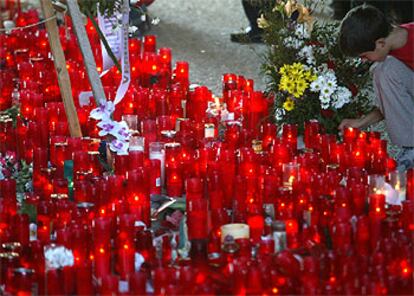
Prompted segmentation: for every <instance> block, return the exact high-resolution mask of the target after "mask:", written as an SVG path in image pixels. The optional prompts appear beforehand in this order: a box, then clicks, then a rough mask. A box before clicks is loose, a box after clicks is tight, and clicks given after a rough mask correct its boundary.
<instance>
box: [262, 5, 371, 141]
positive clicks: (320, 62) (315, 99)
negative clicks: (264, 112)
mask: <svg viewBox="0 0 414 296" xmlns="http://www.w3.org/2000/svg"><path fill="white" fill-rule="evenodd" d="M288 2H289V3H288ZM292 2H294V1H278V4H277V5H276V6H275V7H272V8H270V9H267V10H265V11H264V14H263V17H262V18H261V19H259V24H260V25H261V26H262V27H263V29H264V40H265V43H266V44H267V45H268V51H267V54H266V57H265V62H264V64H263V65H262V69H263V72H264V73H265V75H266V76H267V78H268V84H267V90H266V91H267V93H268V94H269V95H271V96H273V97H274V100H275V101H274V112H275V120H276V122H277V123H278V124H283V123H293V124H297V125H298V128H299V132H303V127H304V123H305V122H306V121H309V120H311V119H317V120H318V121H319V122H321V123H322V124H323V125H324V126H325V128H326V131H327V132H328V133H333V134H337V133H338V129H337V126H338V124H339V123H340V122H341V121H342V119H344V118H355V117H359V116H360V115H361V114H363V113H366V112H367V111H369V110H370V109H371V108H372V107H371V102H370V99H369V96H368V94H369V90H370V88H369V71H368V66H369V65H366V64H363V63H362V62H361V61H360V59H355V58H348V57H345V56H344V55H343V54H342V53H341V51H340V48H339V46H338V43H337V35H338V32H339V23H338V22H329V23H327V22H323V21H321V20H315V19H314V18H313V16H312V15H311V14H310V13H309V11H312V8H309V7H304V6H302V5H300V4H296V3H294V4H292ZM287 5H290V6H289V7H288V6H287ZM292 7H293V8H292ZM295 63H296V64H300V65H303V70H301V71H302V72H305V71H311V72H312V74H313V75H315V76H314V77H315V78H314V81H309V83H308V84H307V88H306V89H305V90H304V92H303V94H302V95H301V96H300V97H297V93H298V92H297V91H296V89H295V88H294V87H293V88H291V89H289V90H286V87H285V88H283V87H282V86H281V82H282V84H283V82H284V80H281V79H282V77H283V75H282V74H281V73H280V70H281V69H282V71H283V68H284V66H286V65H293V64H295ZM299 76H300V75H299ZM284 79H285V80H286V79H288V80H289V81H290V82H291V83H293V84H296V83H297V82H298V75H291V76H289V77H284ZM321 81H322V82H323V84H322V85H323V86H324V88H323V91H322V89H319V91H318V86H319V84H320V82H321ZM327 81H330V84H332V85H331V86H330V87H329V88H328V89H326V87H325V86H326V84H325V82H327ZM332 81H333V82H332ZM290 82H289V84H290ZM301 82H302V83H303V82H304V81H303V80H302V81H301ZM305 82H306V81H305ZM325 91H326V92H325ZM294 93H295V94H296V96H293V94H294ZM350 93H352V96H351V95H350ZM328 94H329V95H328ZM286 101H290V102H292V104H286ZM292 106H293V107H292ZM286 107H288V108H286Z"/></svg>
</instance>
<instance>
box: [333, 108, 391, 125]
mask: <svg viewBox="0 0 414 296" xmlns="http://www.w3.org/2000/svg"><path fill="white" fill-rule="evenodd" d="M383 119H384V115H382V113H381V111H380V110H379V109H378V108H375V109H374V110H372V111H371V112H369V113H368V114H366V115H365V116H363V117H361V118H356V119H350V118H346V119H344V120H342V122H341V123H340V124H339V126H338V129H339V130H341V131H342V130H343V129H344V128H345V127H354V128H360V129H363V128H366V127H368V126H370V125H371V124H373V123H376V122H379V121H381V120H383Z"/></svg>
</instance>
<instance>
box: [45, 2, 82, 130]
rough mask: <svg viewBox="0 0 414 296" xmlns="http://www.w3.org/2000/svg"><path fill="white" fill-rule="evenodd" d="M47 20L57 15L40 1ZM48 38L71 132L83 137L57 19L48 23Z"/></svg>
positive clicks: (50, 4)
mask: <svg viewBox="0 0 414 296" xmlns="http://www.w3.org/2000/svg"><path fill="white" fill-rule="evenodd" d="M40 4H41V6H42V10H43V14H44V17H45V18H50V17H52V16H54V15H55V13H56V12H55V10H54V9H53V7H52V2H51V1H50V0H40ZM46 30H47V36H48V39H49V44H50V49H51V50H52V54H53V62H54V64H55V69H56V72H57V75H58V83H59V88H60V93H61V95H62V100H63V105H64V107H65V112H66V117H67V119H68V125H69V132H70V135H71V136H72V137H82V130H81V128H80V125H79V120H78V113H77V112H76V108H75V104H74V103H73V97H72V87H71V84H70V78H69V73H68V70H67V69H66V59H65V55H64V53H63V49H62V44H61V43H60V38H59V29H58V26H57V22H56V19H50V20H49V21H47V22H46Z"/></svg>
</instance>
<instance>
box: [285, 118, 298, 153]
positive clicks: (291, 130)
mask: <svg viewBox="0 0 414 296" xmlns="http://www.w3.org/2000/svg"><path fill="white" fill-rule="evenodd" d="M282 139H283V142H284V143H285V144H287V145H288V146H289V148H290V149H291V151H292V152H295V151H296V149H297V145H298V126H297V125H296V124H287V123H286V124H284V125H283V130H282Z"/></svg>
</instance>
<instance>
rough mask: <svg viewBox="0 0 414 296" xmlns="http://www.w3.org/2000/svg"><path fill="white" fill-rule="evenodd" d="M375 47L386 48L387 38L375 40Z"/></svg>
mask: <svg viewBox="0 0 414 296" xmlns="http://www.w3.org/2000/svg"><path fill="white" fill-rule="evenodd" d="M375 47H376V48H384V47H385V38H379V39H377V40H375Z"/></svg>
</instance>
